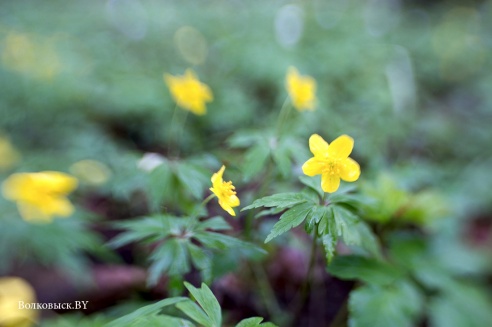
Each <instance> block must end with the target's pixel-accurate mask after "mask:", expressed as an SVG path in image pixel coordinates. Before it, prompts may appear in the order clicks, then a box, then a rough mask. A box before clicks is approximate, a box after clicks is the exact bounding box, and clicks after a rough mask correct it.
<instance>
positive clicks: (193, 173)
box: [176, 162, 209, 200]
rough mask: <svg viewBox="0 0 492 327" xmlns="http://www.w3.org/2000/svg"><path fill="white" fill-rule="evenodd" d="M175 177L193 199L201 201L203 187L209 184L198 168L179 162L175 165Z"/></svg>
mask: <svg viewBox="0 0 492 327" xmlns="http://www.w3.org/2000/svg"><path fill="white" fill-rule="evenodd" d="M176 176H177V177H178V179H179V181H180V182H181V184H182V185H183V186H184V187H185V189H186V190H187V191H188V192H189V193H190V194H191V195H192V196H193V197H194V198H195V199H199V200H200V199H202V197H203V192H204V190H205V185H207V183H209V179H208V177H207V176H205V175H204V174H203V172H202V171H201V170H200V169H199V168H197V167H195V166H194V165H192V164H189V163H186V162H181V163H179V164H178V165H176Z"/></svg>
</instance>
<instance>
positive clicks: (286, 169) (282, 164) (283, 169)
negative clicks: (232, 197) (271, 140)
mask: <svg viewBox="0 0 492 327" xmlns="http://www.w3.org/2000/svg"><path fill="white" fill-rule="evenodd" d="M272 157H273V161H274V162H275V164H276V166H277V168H278V170H279V171H280V174H281V175H282V176H283V177H287V176H289V175H290V173H291V166H292V165H291V162H290V154H289V149H286V148H285V146H283V144H281V145H279V146H278V147H277V148H275V149H274V150H273V151H272Z"/></svg>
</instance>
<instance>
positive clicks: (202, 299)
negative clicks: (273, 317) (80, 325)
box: [105, 282, 276, 327]
mask: <svg viewBox="0 0 492 327" xmlns="http://www.w3.org/2000/svg"><path fill="white" fill-rule="evenodd" d="M185 287H186V288H187V289H188V291H189V292H190V295H191V298H185V297H174V298H168V299H165V300H162V301H159V302H157V303H154V304H150V305H147V306H145V307H143V308H140V309H138V310H136V311H134V312H132V313H130V314H127V315H125V316H123V317H121V318H118V319H116V320H114V321H112V322H111V323H109V324H107V325H105V327H116V326H121V327H134V326H135V327H136V326H144V325H145V326H153V325H152V324H155V325H159V326H166V327H167V326H169V327H175V326H176V327H179V326H181V327H195V326H197V325H195V324H194V323H193V322H191V321H190V320H188V319H185V318H179V317H174V316H170V315H167V314H164V313H162V310H163V309H164V308H165V307H169V306H176V308H177V309H179V310H180V311H181V312H182V313H183V314H184V315H186V316H187V317H188V318H189V319H191V320H192V321H194V322H195V323H197V324H198V326H203V327H221V326H222V310H221V308H220V304H219V302H218V301H217V299H216V298H215V296H214V294H213V293H212V291H211V290H210V288H209V287H208V286H207V285H206V284H204V283H202V285H201V287H200V288H196V287H194V286H193V285H191V284H189V283H186V282H185ZM262 320H263V318H260V317H253V318H249V319H244V320H243V321H241V322H240V323H239V324H238V325H237V326H236V327H256V326H263V327H276V326H275V325H274V324H272V323H261V321H262Z"/></svg>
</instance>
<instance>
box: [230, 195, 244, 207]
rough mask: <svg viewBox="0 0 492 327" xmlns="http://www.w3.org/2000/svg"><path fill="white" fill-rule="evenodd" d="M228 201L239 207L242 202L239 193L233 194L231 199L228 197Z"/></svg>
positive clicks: (231, 204)
mask: <svg viewBox="0 0 492 327" xmlns="http://www.w3.org/2000/svg"><path fill="white" fill-rule="evenodd" d="M227 201H228V202H229V205H230V206H231V207H237V206H238V205H240V204H241V202H240V201H239V198H238V197H237V195H231V196H230V197H229V199H227Z"/></svg>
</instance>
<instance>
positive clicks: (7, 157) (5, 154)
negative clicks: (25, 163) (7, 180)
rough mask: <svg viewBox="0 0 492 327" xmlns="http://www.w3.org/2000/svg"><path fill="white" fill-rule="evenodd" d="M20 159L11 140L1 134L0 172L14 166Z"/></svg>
mask: <svg viewBox="0 0 492 327" xmlns="http://www.w3.org/2000/svg"><path fill="white" fill-rule="evenodd" d="M19 159H20V155H19V153H18V152H17V150H15V148H14V147H13V146H12V144H11V143H10V141H9V140H8V139H7V138H5V137H1V136H0V172H1V171H6V170H8V169H10V168H12V167H13V166H14V165H15V164H16V163H17V162H18V161H19Z"/></svg>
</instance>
